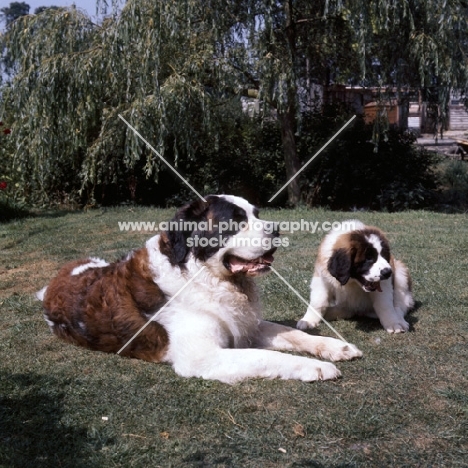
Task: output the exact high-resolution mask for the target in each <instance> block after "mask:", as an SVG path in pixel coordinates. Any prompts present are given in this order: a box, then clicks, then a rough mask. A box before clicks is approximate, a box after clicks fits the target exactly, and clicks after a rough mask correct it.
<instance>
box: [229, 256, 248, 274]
mask: <svg viewBox="0 0 468 468" xmlns="http://www.w3.org/2000/svg"><path fill="white" fill-rule="evenodd" d="M229 263H230V264H231V271H232V272H233V273H239V272H240V271H248V270H250V269H251V268H253V263H248V262H246V261H245V260H241V259H240V258H237V257H231V259H230V260H229Z"/></svg>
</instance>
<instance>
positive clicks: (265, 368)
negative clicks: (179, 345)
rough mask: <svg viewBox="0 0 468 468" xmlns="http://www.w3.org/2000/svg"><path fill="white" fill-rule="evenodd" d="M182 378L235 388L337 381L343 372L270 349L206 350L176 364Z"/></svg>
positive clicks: (176, 361)
mask: <svg viewBox="0 0 468 468" xmlns="http://www.w3.org/2000/svg"><path fill="white" fill-rule="evenodd" d="M172 365H173V367H174V370H175V371H176V373H177V374H178V375H180V376H182V377H201V378H203V379H209V380H220V381H221V382H225V383H228V384H233V383H236V382H239V381H241V380H244V379H248V378H265V379H276V378H279V379H283V380H302V381H305V382H311V381H314V380H329V379H336V378H337V377H339V376H340V375H341V373H340V371H339V370H338V369H337V368H336V367H335V366H334V365H333V364H331V363H329V362H322V361H318V360H316V359H310V358H307V357H302V356H293V355H291V354H285V353H280V352H277V351H270V350H266V349H249V348H247V349H246V348H244V349H230V348H217V347H213V348H212V349H209V350H208V349H205V352H203V353H202V354H201V353H199V352H196V351H195V352H192V353H190V355H187V356H186V357H185V358H184V359H183V360H179V359H175V360H174V361H173V362H172Z"/></svg>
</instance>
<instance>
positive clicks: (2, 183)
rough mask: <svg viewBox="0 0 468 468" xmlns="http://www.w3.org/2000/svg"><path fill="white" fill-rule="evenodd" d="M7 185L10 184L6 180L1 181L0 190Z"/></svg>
mask: <svg viewBox="0 0 468 468" xmlns="http://www.w3.org/2000/svg"><path fill="white" fill-rule="evenodd" d="M7 186H8V184H7V183H6V182H5V181H4V180H2V181H1V182H0V190H5V189H6V188H7Z"/></svg>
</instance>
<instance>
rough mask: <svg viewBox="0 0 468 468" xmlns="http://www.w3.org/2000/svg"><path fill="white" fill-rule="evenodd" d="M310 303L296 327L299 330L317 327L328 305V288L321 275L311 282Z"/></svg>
mask: <svg viewBox="0 0 468 468" xmlns="http://www.w3.org/2000/svg"><path fill="white" fill-rule="evenodd" d="M310 290H311V291H310V305H309V307H308V309H307V312H306V313H305V315H304V317H302V319H301V320H299V322H297V325H296V327H297V328H299V330H307V329H308V328H315V327H317V326H318V325H319V324H320V322H321V320H322V317H323V314H324V312H325V309H326V308H327V305H328V302H329V301H328V288H327V285H326V283H325V281H324V280H323V278H321V277H320V276H314V277H313V278H312V282H311V284H310Z"/></svg>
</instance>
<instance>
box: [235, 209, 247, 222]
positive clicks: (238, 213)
mask: <svg viewBox="0 0 468 468" xmlns="http://www.w3.org/2000/svg"><path fill="white" fill-rule="evenodd" d="M232 220H233V221H235V222H237V223H241V222H243V221H246V220H247V214H246V212H245V211H244V210H243V209H242V208H240V207H236V209H235V210H234V212H233V214H232Z"/></svg>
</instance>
